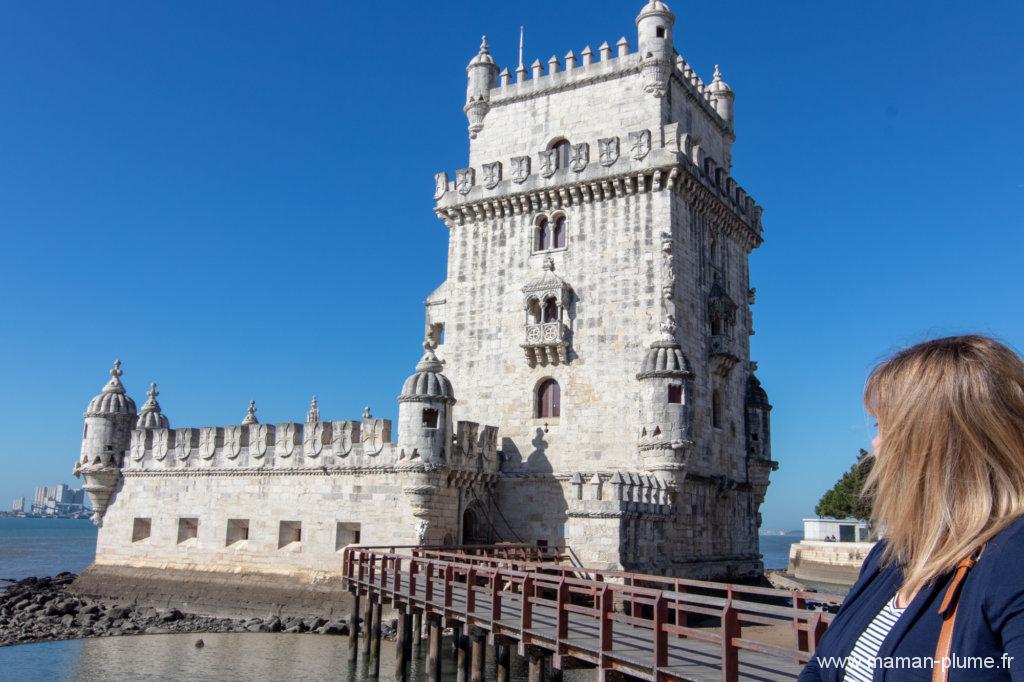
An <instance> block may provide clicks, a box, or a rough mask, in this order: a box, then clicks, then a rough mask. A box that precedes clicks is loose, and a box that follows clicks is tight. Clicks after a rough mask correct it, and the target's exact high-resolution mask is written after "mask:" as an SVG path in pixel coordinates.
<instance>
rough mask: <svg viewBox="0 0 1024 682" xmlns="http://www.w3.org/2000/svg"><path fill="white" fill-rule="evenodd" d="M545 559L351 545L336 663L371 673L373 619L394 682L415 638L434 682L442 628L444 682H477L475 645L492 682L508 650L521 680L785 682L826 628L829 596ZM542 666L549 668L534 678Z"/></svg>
mask: <svg viewBox="0 0 1024 682" xmlns="http://www.w3.org/2000/svg"><path fill="white" fill-rule="evenodd" d="M564 559H565V556H564V554H563V552H562V551H561V550H559V549H557V548H547V547H533V546H529V545H492V546H467V547H455V548H430V547H362V546H351V547H348V548H346V550H345V552H344V576H345V583H346V587H347V589H348V590H349V591H350V592H351V593H352V594H353V595H354V597H355V608H354V609H353V612H352V615H351V616H350V622H349V633H350V635H349V637H350V639H349V658H350V661H351V662H354V661H355V660H356V658H357V656H358V655H359V654H358V650H359V642H358V638H359V627H358V625H359V619H358V613H359V610H360V608H359V607H360V603H362V605H363V606H364V612H363V614H364V615H363V621H364V623H365V624H366V625H367V627H366V628H365V629H364V635H365V640H364V642H363V647H362V650H363V654H364V655H366V656H368V657H369V662H370V665H371V666H372V667H371V674H375V672H376V671H378V670H379V667H378V666H379V653H380V637H381V634H380V633H381V626H380V623H381V610H382V606H383V604H385V603H390V604H391V605H392V606H393V607H394V609H396V610H397V611H398V613H399V620H398V632H397V661H398V663H397V668H396V673H395V676H396V679H398V680H402V679H405V678H406V676H407V675H408V671H409V661H410V659H411V645H412V643H413V642H414V641H415V642H419V640H420V637H421V629H422V625H423V623H424V622H425V624H426V628H427V632H428V647H429V648H428V655H427V678H428V680H429V682H439V680H440V664H441V655H442V654H441V633H442V628H445V627H451V628H453V630H454V632H455V638H454V639H455V646H456V650H457V657H458V665H457V671H458V682H482V680H483V667H484V659H485V654H486V651H485V648H484V647H485V646H486V645H487V644H490V645H492V646H494V647H495V660H496V662H497V673H498V682H508V680H509V667H510V653H511V649H512V648H513V647H514V648H515V649H516V651H517V653H518V654H519V655H520V656H525V657H527V659H528V661H529V668H528V670H529V681H530V682H541V681H542V678H543V675H544V673H543V671H544V670H545V668H548V667H550V669H551V670H552V671H553V673H554V676H555V677H560V675H561V671H562V670H567V669H576V668H593V669H596V670H597V673H598V679H599V680H600V681H601V682H603V681H604V680H618V679H623V680H625V679H637V680H649V681H651V682H663V681H674V680H680V681H682V680H702V681H703V680H725V681H732V680H763V681H766V682H774V681H777V680H792V679H795V678H796V677H797V675H798V674H799V672H800V670H801V668H802V667H803V664H804V663H805V662H806V661H807V660H809V658H810V657H811V656H812V655H813V652H814V648H815V646H816V644H817V642H818V640H819V638H820V637H821V635H822V633H824V631H825V628H826V627H827V625H828V623H829V622H830V620H831V616H830V614H829V613H827V612H826V611H824V610H822V607H830V606H835V605H838V604H839V603H840V601H841V599H840V598H839V597H834V596H829V595H820V594H817V593H813V592H800V591H787V590H775V589H768V588H760V587H748V586H743V585H732V584H725V583H715V582H705V581H698V580H685V579H679V578H667V577H663V576H653V575H643V574H637V573H625V572H620V571H601V570H595V569H590V568H582V567H579V566H572V565H566V564H565V563H564ZM547 657H550V659H551V660H550V666H548V665H545V663H546V660H545V659H546V658H547Z"/></svg>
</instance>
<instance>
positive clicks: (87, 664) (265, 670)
mask: <svg viewBox="0 0 1024 682" xmlns="http://www.w3.org/2000/svg"><path fill="white" fill-rule="evenodd" d="M793 541H795V538H792V537H771V536H763V537H762V538H761V549H762V552H763V553H764V559H765V567H766V568H784V567H785V565H786V559H787V557H788V555H789V545H790V544H791V543H792V542H793ZM95 547H96V528H95V527H94V526H93V525H92V523H90V522H88V521H84V520H76V521H72V520H60V519H16V518H0V578H11V579H21V578H25V577H28V576H46V575H54V574H56V573H59V572H61V571H74V572H79V571H81V570H82V569H84V568H85V567H86V566H88V565H89V563H90V562H92V560H93V557H94V555H95ZM0 585H2V583H0ZM200 639H202V640H203V644H204V646H202V647H201V648H197V647H196V642H197V640H200ZM445 644H446V647H445V651H446V655H444V656H443V658H442V663H443V665H442V677H443V678H444V679H445V680H454V679H455V661H454V657H453V656H452V655H451V653H450V652H451V647H450V643H449V641H448V640H446V641H445ZM347 646H348V638H346V637H338V636H331V635H309V634H305V635H288V634H250V633H247V634H239V633H230V634H201V635H199V634H185V635H147V636H124V637H103V638H96V639H84V640H68V641H59V642H41V643H38V644H22V645H19V646H13V647H3V648H0V679H2V680H46V681H48V680H60V681H63V680H74V681H76V682H77V681H87V682H92V681H93V680H97V681H98V680H112V679H127V680H153V681H162V680H167V681H174V682H178V681H180V680H189V682H192V681H203V682H205V681H211V682H212V681H216V682H234V681H235V680H245V681H246V682H263V681H266V682H277V681H278V680H289V681H290V680H334V681H338V680H342V681H344V682H369V681H370V680H374V679H375V678H373V677H372V676H371V675H370V674H369V671H368V670H367V667H366V662H365V660H363V659H362V657H360V658H361V660H360V661H359V662H358V663H357V664H356V665H355V667H351V666H349V664H348V662H347ZM416 651H417V653H418V655H417V656H415V657H414V660H413V663H412V668H411V671H410V672H411V674H410V678H409V679H410V681H411V682H419V681H420V680H425V679H426V672H425V661H424V657H425V656H426V643H425V642H424V643H423V644H422V645H421V646H419V647H417V650H416ZM492 654H493V651H491V650H490V647H488V661H487V666H486V675H487V679H488V680H493V679H494V678H495V670H494V661H493V659H492ZM394 655H395V645H394V643H392V642H384V643H383V644H382V646H381V661H380V671H379V677H378V678H376V679H380V680H392V679H394V670H395V659H394ZM512 678H513V680H514V681H516V682H519V681H521V680H525V679H526V662H525V659H521V658H519V657H518V656H513V657H512ZM565 679H566V680H567V681H568V682H582V681H583V680H586V681H588V682H589V681H590V680H592V679H593V672H592V671H566V673H565Z"/></svg>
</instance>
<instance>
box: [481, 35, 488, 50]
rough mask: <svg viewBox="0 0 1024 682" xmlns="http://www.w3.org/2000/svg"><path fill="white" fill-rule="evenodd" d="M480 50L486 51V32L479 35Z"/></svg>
mask: <svg viewBox="0 0 1024 682" xmlns="http://www.w3.org/2000/svg"><path fill="white" fill-rule="evenodd" d="M480 51H481V52H487V34H486V33H485V34H484V35H482V36H480Z"/></svg>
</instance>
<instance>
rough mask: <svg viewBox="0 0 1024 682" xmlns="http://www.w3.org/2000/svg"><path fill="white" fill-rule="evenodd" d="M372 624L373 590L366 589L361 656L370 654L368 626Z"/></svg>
mask: <svg viewBox="0 0 1024 682" xmlns="http://www.w3.org/2000/svg"><path fill="white" fill-rule="evenodd" d="M372 626H373V592H370V591H367V593H366V604H365V605H364V606H363V656H364V657H367V656H369V655H370V628H371V627H372Z"/></svg>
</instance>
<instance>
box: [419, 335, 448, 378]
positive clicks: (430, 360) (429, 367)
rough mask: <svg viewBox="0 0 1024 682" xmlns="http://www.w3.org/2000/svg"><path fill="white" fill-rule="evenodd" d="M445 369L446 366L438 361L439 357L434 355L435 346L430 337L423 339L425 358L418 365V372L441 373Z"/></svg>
mask: <svg viewBox="0 0 1024 682" xmlns="http://www.w3.org/2000/svg"><path fill="white" fill-rule="evenodd" d="M442 369H444V365H442V364H441V361H440V360H438V359H437V355H436V354H435V353H434V345H433V344H432V343H431V342H430V337H427V338H425V339H423V357H422V358H420V361H419V362H418V363H416V371H417V372H434V373H437V372H440V371H441V370H442Z"/></svg>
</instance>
